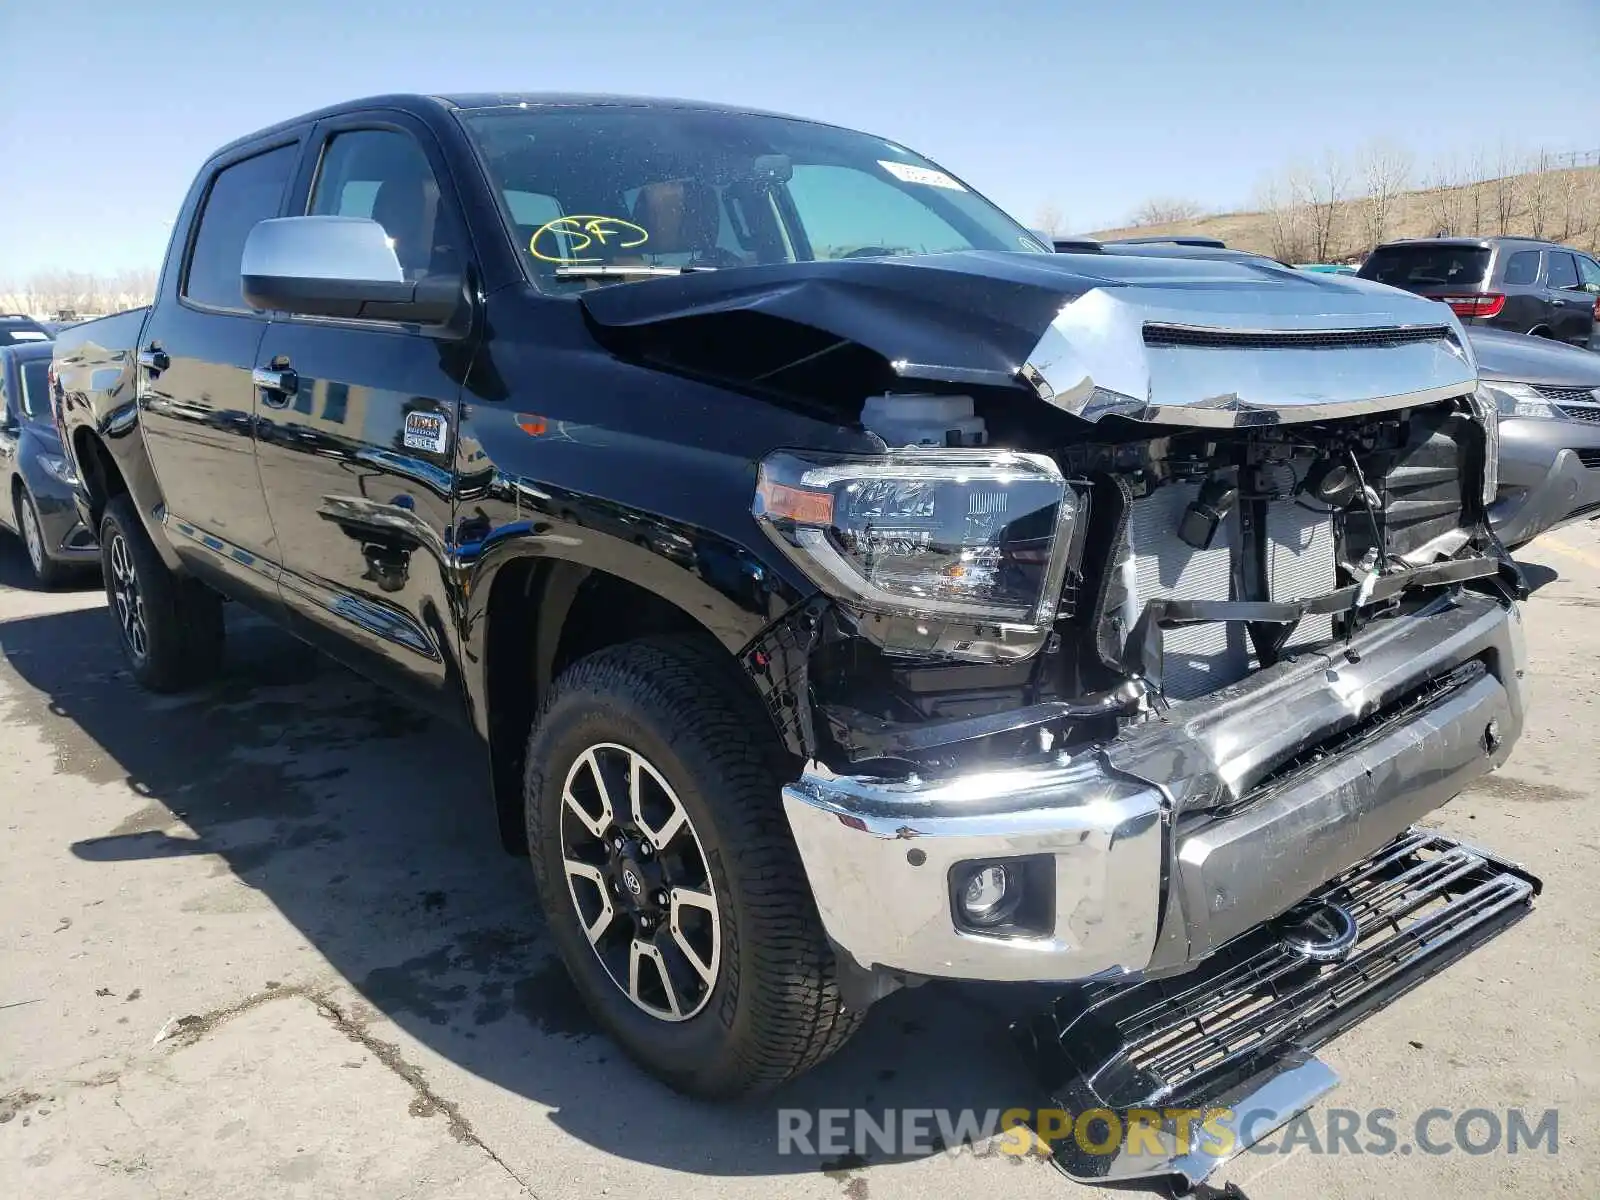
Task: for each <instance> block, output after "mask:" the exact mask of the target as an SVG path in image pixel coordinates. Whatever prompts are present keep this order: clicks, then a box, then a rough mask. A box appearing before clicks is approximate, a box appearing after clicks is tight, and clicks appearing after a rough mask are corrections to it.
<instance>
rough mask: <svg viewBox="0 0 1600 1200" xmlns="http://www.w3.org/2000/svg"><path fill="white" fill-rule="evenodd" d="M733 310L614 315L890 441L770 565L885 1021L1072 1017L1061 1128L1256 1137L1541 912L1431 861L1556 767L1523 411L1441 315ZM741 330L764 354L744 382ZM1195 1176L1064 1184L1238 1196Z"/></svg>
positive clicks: (1042, 277)
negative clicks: (1096, 1116)
mask: <svg viewBox="0 0 1600 1200" xmlns="http://www.w3.org/2000/svg"><path fill="white" fill-rule="evenodd" d="M940 259H942V260H943V261H942V262H941V261H938V260H940ZM1002 259H1009V260H1013V261H1009V262H1001V261H1000V260H1002ZM1016 260H1022V261H1016ZM840 266H844V267H847V268H848V271H844V270H836V269H835V268H837V267H840ZM1108 270H1109V271H1115V272H1117V274H1116V275H1115V277H1107V276H1106V274H1105V273H1106V272H1107V271H1108ZM737 274H738V275H739V276H740V282H739V284H738V287H737V288H734V287H733V286H732V285H731V280H730V282H729V283H728V284H724V283H722V282H721V281H711V280H707V279H702V278H685V279H683V280H675V281H670V283H669V284H668V285H666V286H664V287H663V286H662V285H653V286H652V288H650V289H642V288H641V289H606V290H605V291H604V292H596V293H594V300H593V302H590V301H588V300H587V299H586V304H588V305H589V307H590V315H591V318H592V319H593V321H594V323H595V326H596V329H597V331H598V332H599V335H600V336H601V337H602V339H603V340H607V341H608V344H610V345H612V346H613V348H616V349H619V350H620V351H621V352H625V353H628V354H631V355H633V356H636V357H639V358H642V359H645V360H647V361H650V362H652V363H654V364H655V365H659V366H664V367H666V368H668V369H674V370H684V371H689V372H692V373H697V374H702V375H709V376H712V377H720V378H728V377H729V376H730V375H733V376H737V379H736V382H738V383H740V384H741V385H745V386H749V387H751V388H757V389H765V390H769V391H779V390H781V391H783V392H785V393H786V398H787V399H788V400H789V401H791V402H800V403H808V404H812V405H815V406H824V405H826V404H827V403H829V402H830V400H833V401H836V399H837V397H838V396H839V395H841V394H846V395H851V396H853V397H855V400H854V404H855V405H856V408H857V410H858V411H857V413H852V414H851V416H852V417H854V418H855V419H858V420H859V421H860V423H861V425H862V426H863V427H864V428H865V429H866V430H867V431H869V432H871V433H874V434H876V435H878V437H879V438H880V439H881V448H880V449H879V450H878V451H877V452H875V453H869V454H861V455H839V454H832V455H823V454H814V453H809V452H807V451H806V450H805V449H803V448H796V449H778V450H776V451H775V452H773V453H772V454H770V455H768V456H767V457H766V458H765V459H764V460H763V462H762V464H761V467H760V473H759V480H758V481H757V488H756V498H755V502H754V506H753V513H754V516H755V518H756V521H757V523H758V525H759V526H760V527H761V529H762V530H763V531H764V532H765V534H766V535H767V536H768V537H769V538H770V539H771V541H772V543H773V544H774V545H775V546H776V547H777V548H778V549H779V550H780V551H781V552H782V553H783V554H784V555H786V556H787V557H788V559H789V560H790V561H791V562H792V563H793V564H795V565H796V566H798V567H799V568H800V570H802V571H803V572H804V573H805V575H806V576H807V577H808V578H810V579H811V580H812V581H813V582H815V583H816V584H817V587H818V592H817V594H816V596H815V597H814V598H813V599H812V600H810V601H809V602H807V603H805V604H803V605H800V606H799V607H797V608H795V609H793V610H792V611H790V612H789V613H787V614H786V615H785V616H784V617H783V618H782V619H781V620H779V621H777V622H776V623H775V624H773V625H772V626H771V627H770V628H769V629H768V630H767V632H766V633H765V634H764V635H763V636H762V637H760V638H759V639H757V641H756V642H755V643H753V644H752V645H751V646H750V647H748V649H747V651H746V653H745V663H746V666H747V668H748V669H749V671H750V673H751V675H752V677H753V678H754V679H755V680H756V682H757V684H758V686H759V688H760V689H761V691H762V694H763V695H764V696H765V698H766V700H767V703H768V705H769V707H770V708H771V710H772V713H773V716H774V718H775V719H776V721H777V723H778V725H779V727H780V729H782V730H783V731H784V733H785V736H786V738H787V740H788V741H789V744H790V747H791V749H792V750H793V751H794V752H795V753H796V754H797V756H799V757H800V758H802V759H803V760H804V762H805V767H804V770H803V772H802V774H801V775H800V777H799V778H797V779H795V780H794V782H793V783H792V784H791V785H790V786H788V787H786V788H785V789H784V796H783V801H784V805H785V808H786V811H787V814H788V818H789V822H790V825H791V827H792V829H793V832H794V836H795V840H796V842H797V844H798V846H799V850H800V854H801V856H802V859H803V861H804V864H805V868H806V871H807V874H808V877H809V879H810V882H811V885H812V888H813V890H814V892H815V895H816V899H817V904H818V907H819V910H820V913H821V917H822V920H823V923H824V925H825V927H826V929H827V932H828V935H829V937H830V939H831V940H832V941H833V943H834V945H835V947H836V949H837V951H838V953H839V956H840V960H841V962H842V963H843V964H844V965H845V967H846V968H847V975H848V977H849V979H850V981H851V988H852V994H853V996H854V997H855V998H856V999H857V1000H858V1001H859V1002H867V1001H870V1000H872V999H874V998H876V997H878V996H880V995H882V994H884V993H885V992H887V991H889V990H892V989H893V988H894V987H897V986H901V985H904V984H906V983H914V982H919V981H921V980H925V979H963V980H989V981H1010V982H1022V981H1030V982H1051V983H1061V984H1066V985H1070V986H1067V987H1065V988H1064V989H1063V990H1062V991H1061V994H1060V996H1059V998H1058V999H1057V1000H1056V1001H1055V1002H1054V1003H1053V1004H1052V1005H1051V1007H1050V1011H1048V1012H1047V1013H1044V1014H1042V1015H1041V1016H1039V1017H1038V1018H1037V1019H1036V1020H1032V1021H1027V1022H1023V1023H1022V1024H1021V1025H1020V1026H1019V1027H1018V1032H1019V1035H1020V1036H1021V1038H1022V1040H1023V1043H1024V1045H1025V1047H1026V1048H1027V1050H1028V1053H1029V1054H1030V1056H1031V1057H1032V1059H1033V1061H1034V1062H1035V1064H1036V1065H1037V1066H1038V1067H1039V1068H1040V1070H1041V1071H1042V1072H1043V1073H1044V1074H1045V1076H1046V1077H1047V1078H1048V1079H1049V1080H1050V1081H1051V1083H1052V1086H1053V1087H1054V1089H1055V1095H1056V1097H1057V1099H1058V1101H1059V1102H1060V1103H1061V1104H1062V1106H1063V1107H1066V1108H1068V1109H1069V1110H1070V1111H1079V1112H1081V1111H1083V1110H1084V1109H1087V1108H1096V1109H1107V1110H1110V1111H1112V1112H1117V1113H1126V1112H1130V1111H1133V1110H1146V1109H1155V1110H1162V1111H1164V1110H1171V1109H1175V1108H1207V1107H1216V1106H1224V1107H1228V1108H1230V1109H1233V1110H1238V1111H1242V1110H1246V1109H1254V1110H1260V1111H1264V1112H1266V1113H1268V1114H1271V1115H1272V1116H1273V1119H1269V1120H1262V1121H1258V1122H1257V1124H1256V1125H1255V1126H1253V1127H1252V1131H1251V1136H1252V1137H1260V1136H1264V1135H1265V1134H1266V1133H1268V1132H1270V1131H1271V1129H1273V1128H1275V1127H1276V1126H1277V1125H1278V1124H1280V1123H1281V1122H1282V1121H1283V1120H1287V1119H1289V1118H1290V1117H1292V1116H1293V1115H1294V1114H1295V1113H1297V1112H1299V1111H1301V1110H1302V1109H1303V1108H1305V1107H1306V1106H1307V1105H1309V1104H1310V1103H1311V1102H1312V1101H1314V1100H1315V1099H1316V1098H1317V1096H1319V1095H1321V1094H1322V1093H1323V1092H1324V1091H1326V1090H1327V1088H1328V1087H1330V1086H1332V1084H1333V1082H1334V1078H1333V1076H1332V1074H1331V1072H1330V1071H1329V1070H1328V1069H1327V1068H1326V1067H1325V1066H1323V1065H1322V1064H1321V1063H1320V1062H1319V1061H1318V1060H1316V1059H1315V1058H1314V1057H1313V1056H1312V1051H1313V1050H1314V1049H1315V1048H1316V1046H1318V1045H1319V1044H1321V1043H1322V1042H1323V1041H1325V1040H1326V1039H1327V1038H1328V1037H1331V1036H1333V1034H1335V1033H1337V1032H1339V1031H1340V1030H1342V1029H1343V1028H1346V1027H1348V1025H1350V1024H1351V1023H1353V1022H1354V1021H1356V1020H1359V1019H1360V1018H1361V1017H1362V1016H1364V1015H1365V1014H1366V1013H1368V1012H1370V1011H1372V1010H1374V1009H1375V1008H1377V1007H1380V1006H1382V1005H1383V1004H1386V1003H1388V1002H1389V1001H1390V1000H1392V999H1393V998H1394V997H1395V996H1397V995H1399V994H1400V993H1402V992H1404V991H1405V990H1407V989H1408V988H1409V987H1411V986H1413V985H1415V984H1416V983H1418V982H1420V981H1421V980H1423V979H1425V978H1427V977H1428V976H1429V975H1431V974H1433V973H1434V972H1436V971H1437V970H1439V969H1440V968H1441V967H1442V966H1444V965H1446V964H1447V963H1448V962H1450V961H1452V960H1453V959H1454V958H1456V957H1458V956H1459V955H1461V954H1463V953H1465V952H1467V951H1468V950H1470V949H1472V948H1473V947H1474V946H1476V945H1477V944H1479V943H1480V942H1481V941H1483V940H1484V939H1486V938H1487V937H1489V936H1492V935H1493V934H1494V933H1496V932H1498V931H1499V930H1500V929H1502V928H1504V927H1505V926H1506V925H1508V924H1509V923H1511V922H1512V921H1514V920H1516V919H1517V918H1519V917H1520V916H1522V915H1524V914H1525V913H1526V912H1527V911H1528V909H1529V908H1530V906H1531V903H1532V899H1533V897H1534V895H1535V894H1536V893H1537V891H1538V886H1539V885H1538V882H1537V880H1535V879H1533V878H1531V877H1530V876H1528V875H1527V874H1525V873H1524V872H1522V871H1521V870H1519V869H1518V868H1516V867H1515V866H1514V865H1511V864H1508V863H1505V862H1502V861H1500V860H1498V859H1496V858H1495V857H1494V856H1492V855H1490V854H1488V853H1486V852H1484V851H1480V850H1476V849H1473V848H1471V847H1468V846H1465V845H1462V844H1460V843H1457V842H1456V841H1454V840H1453V839H1451V838H1448V837H1446V836H1444V835H1443V834H1439V833H1435V832H1426V831H1422V830H1420V829H1419V828H1418V823H1419V822H1420V821H1422V820H1423V819H1424V818H1426V817H1427V816H1428V815H1429V814H1430V813H1432V812H1433V810H1435V809H1436V808H1438V807H1439V806H1441V805H1442V804H1444V803H1446V802H1447V801H1449V800H1450V799H1452V798H1453V797H1454V796H1456V795H1457V794H1458V793H1459V792H1461V791H1462V790H1463V789H1464V788H1466V787H1467V786H1468V785H1470V784H1471V783H1472V782H1473V781H1474V780H1475V779H1477V778H1478V777H1480V776H1481V775H1483V774H1485V773H1486V772H1488V771H1490V770H1493V769H1494V768H1495V767H1497V766H1499V765H1500V764H1501V763H1502V762H1504V761H1505V759H1506V757H1507V756H1508V754H1509V753H1510V751H1511V748H1512V746H1513V745H1514V744H1515V742H1516V740H1517V738H1518V736H1519V734H1520V732H1521V730H1522V726H1523V704H1524V688H1525V684H1524V673H1525V654H1524V648H1523V641H1522V629H1521V617H1520V614H1519V610H1518V608H1517V603H1516V602H1517V600H1519V599H1521V598H1522V597H1523V595H1525V589H1524V586H1523V583H1522V579H1521V576H1520V573H1519V572H1518V570H1517V568H1516V566H1515V564H1514V563H1512V561H1511V560H1510V558H1509V556H1508V555H1507V554H1506V552H1505V550H1504V548H1503V547H1502V546H1501V545H1500V543H1499V542H1498V541H1497V540H1496V538H1495V537H1494V535H1493V533H1492V532H1491V531H1490V529H1489V526H1488V523H1487V521H1486V519H1485V506H1486V502H1487V500H1488V499H1490V498H1492V496H1493V494H1494V490H1495V479H1494V463H1495V415H1494V413H1495V410H1494V405H1493V403H1492V402H1489V403H1485V401H1484V399H1483V398H1482V396H1480V393H1479V390H1478V381H1477V377H1476V370H1475V365H1474V362H1473V359H1472V355H1471V351H1470V349H1469V347H1468V345H1467V342H1466V339H1465V337H1464V336H1463V334H1462V331H1461V327H1460V325H1459V324H1458V322H1457V321H1456V319H1455V318H1454V316H1453V315H1452V314H1450V313H1449V311H1448V310H1447V309H1445V308H1443V307H1442V306H1439V305H1436V304H1432V303H1428V302H1426V301H1422V300H1419V299H1417V298H1415V297H1410V296H1406V295H1403V294H1400V293H1397V292H1393V291H1391V290H1389V289H1382V288H1376V287H1373V286H1371V285H1367V284H1364V283H1361V282H1359V281H1346V280H1336V279H1322V278H1312V277H1308V276H1302V275H1298V274H1297V273H1294V272H1288V271H1284V272H1275V271H1269V270H1266V269H1263V268H1258V267H1246V266H1241V265H1238V264H1196V263H1184V262H1172V261H1161V260H1138V259H1132V258H1125V259H1121V260H1119V261H1118V262H1117V263H1115V264H1106V263H1104V262H1102V261H1098V260H1094V261H1091V260H1080V259H1075V258H1073V257H1072V256H1065V255H1064V256H1058V257H1057V258H1056V261H1049V259H1047V258H1046V257H1045V256H1037V257H1036V258H1035V257H1030V256H1019V255H1010V256H1004V255H978V254H972V255H951V256H933V257H930V258H927V259H911V260H907V261H905V262H903V263H900V262H873V263H867V262H863V263H854V264H816V265H815V269H814V270H812V271H810V272H809V273H801V274H799V275H798V276H797V275H796V273H795V272H793V271H790V272H789V273H788V274H786V275H783V276H781V277H774V278H773V279H772V280H768V279H766V278H765V277H764V276H762V275H761V274H760V273H759V272H758V271H752V272H739V273H737ZM730 330H741V331H744V332H745V333H750V334H753V333H755V332H756V331H757V330H759V332H760V336H759V337H757V336H748V337H746V336H740V337H737V338H735V339H732V340H735V341H737V342H739V344H741V345H744V346H746V347H748V349H747V350H745V351H743V352H742V353H743V355H744V359H743V360H742V361H740V362H738V363H737V364H735V365H733V366H730V365H729V361H728V360H729V353H728V351H727V349H726V348H727V347H728V346H729V344H730V338H729V336H728V335H729V332H730ZM733 357H735V358H738V357H739V355H734V356H733ZM863 379H865V380H868V382H867V383H865V384H863V383H862V382H861V381H862V380H863ZM908 443H917V444H908ZM1161 1137H1162V1138H1163V1139H1164V1140H1163V1141H1162V1143H1161V1144H1162V1146H1163V1150H1162V1151H1161V1152H1160V1153H1153V1152H1145V1151H1143V1150H1140V1151H1139V1152H1137V1153H1134V1152H1122V1153H1111V1154H1099V1155H1094V1154H1086V1153H1083V1152H1081V1151H1077V1150H1074V1149H1071V1148H1068V1149H1064V1150H1061V1151H1060V1152H1059V1154H1058V1161H1059V1162H1060V1164H1061V1165H1062V1166H1063V1167H1064V1168H1065V1169H1067V1170H1068V1171H1069V1173H1071V1174H1072V1175H1074V1176H1075V1177H1078V1178H1084V1179H1098V1180H1109V1179H1125V1178H1132V1177H1144V1176H1153V1175H1162V1174H1178V1175H1181V1176H1184V1177H1186V1178H1188V1179H1189V1180H1190V1181H1191V1182H1197V1181H1199V1180H1200V1179H1202V1178H1204V1177H1205V1176H1206V1175H1207V1174H1209V1173H1210V1171H1211V1170H1213V1169H1214V1168H1215V1167H1216V1166H1217V1165H1218V1164H1219V1163H1220V1162H1221V1161H1224V1159H1225V1157H1226V1155H1225V1154H1221V1153H1218V1152H1217V1147H1215V1146H1213V1147H1210V1148H1209V1149H1207V1148H1196V1147H1194V1146H1190V1145H1187V1144H1184V1143H1186V1142H1187V1138H1183V1139H1180V1138H1179V1137H1178V1131H1177V1130H1176V1129H1174V1128H1173V1127H1171V1126H1170V1125H1168V1126H1166V1127H1164V1129H1163V1131H1162V1133H1161ZM1248 1141H1249V1138H1246V1137H1243V1136H1236V1137H1234V1139H1233V1144H1232V1150H1231V1151H1230V1152H1237V1151H1238V1150H1241V1149H1243V1148H1244V1147H1245V1145H1247V1144H1248Z"/></svg>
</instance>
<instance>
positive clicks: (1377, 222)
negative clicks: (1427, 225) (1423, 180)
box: [1361, 141, 1411, 247]
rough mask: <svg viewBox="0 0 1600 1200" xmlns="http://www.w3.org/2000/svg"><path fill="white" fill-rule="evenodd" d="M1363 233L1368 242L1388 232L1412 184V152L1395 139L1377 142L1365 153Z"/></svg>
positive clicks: (1362, 173) (1380, 239) (1381, 239)
mask: <svg viewBox="0 0 1600 1200" xmlns="http://www.w3.org/2000/svg"><path fill="white" fill-rule="evenodd" d="M1361 181H1362V187H1363V195H1362V198H1361V224H1362V232H1363V233H1364V234H1365V235H1366V240H1367V245H1368V246H1369V247H1371V246H1376V245H1377V244H1378V243H1379V242H1381V241H1383V239H1384V238H1385V237H1386V236H1387V235H1388V232H1389V227H1390V225H1391V224H1392V223H1393V221H1394V219H1395V210H1396V208H1397V207H1398V205H1399V201H1400V197H1401V195H1402V193H1404V192H1405V190H1406V189H1407V188H1408V187H1410V186H1411V152H1410V151H1409V150H1407V149H1406V148H1405V147H1403V146H1399V145H1396V144H1395V143H1393V142H1384V141H1376V142H1373V143H1371V144H1370V145H1368V146H1367V148H1366V149H1365V150H1364V151H1363V152H1362V155H1361Z"/></svg>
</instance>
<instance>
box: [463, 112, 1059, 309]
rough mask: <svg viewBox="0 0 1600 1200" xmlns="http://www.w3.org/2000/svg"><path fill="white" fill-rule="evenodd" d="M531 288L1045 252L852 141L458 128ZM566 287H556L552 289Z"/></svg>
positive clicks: (658, 115) (672, 126) (898, 162)
mask: <svg viewBox="0 0 1600 1200" xmlns="http://www.w3.org/2000/svg"><path fill="white" fill-rule="evenodd" d="M462 121H463V123H464V124H465V125H466V127H467V129H468V131H469V132H470V133H471V135H472V137H473V139H474V140H475V141H476V142H477V144H478V147H479V150H480V152H481V154H482V156H483V159H484V162H485V165H486V166H487V168H488V171H489V174H490V177H491V179H492V180H493V182H494V185H495V187H496V190H497V191H498V192H499V193H500V198H501V202H502V204H503V206H504V210H505V216H506V220H507V222H508V224H509V225H510V226H511V228H512V231H513V233H514V235H515V237H516V241H517V245H518V247H519V249H520V250H521V251H522V257H523V262H524V264H525V265H526V266H527V268H528V271H529V274H530V275H531V276H532V277H533V278H534V280H535V281H536V282H537V283H538V284H539V286H540V287H542V288H546V289H547V290H554V291H565V290H568V289H571V288H581V287H587V286H593V285H594V283H595V282H596V281H595V280H593V279H577V278H571V277H570V276H572V275H574V274H577V273H579V272H580V270H581V269H585V268H593V267H611V268H618V267H641V268H642V267H657V268H668V269H673V268H676V269H684V268H716V269H728V268H734V267H745V266H755V265H758V264H763V263H784V262H807V261H811V260H815V259H833V258H864V257H878V256H884V255H896V254H933V253H938V252H940V251H948V250H1013V251H1026V252H1029V253H1035V254H1044V253H1049V251H1048V250H1047V249H1046V248H1045V247H1044V246H1042V245H1040V243H1039V242H1038V240H1037V239H1036V238H1034V237H1033V235H1032V234H1030V233H1029V232H1028V231H1027V230H1026V229H1024V228H1023V227H1022V226H1020V225H1018V224H1017V223H1016V222H1015V221H1013V220H1012V219H1011V218H1010V217H1008V216H1006V215H1005V214H1004V213H1002V212H1001V211H1000V210H999V209H998V208H996V207H995V206H994V205H993V204H991V203H990V202H989V201H987V200H985V199H984V198H983V197H981V196H979V195H978V194H977V193H976V192H973V191H972V190H971V189H969V188H968V187H967V186H966V185H965V184H963V183H961V182H960V181H958V180H956V179H954V178H953V177H951V176H950V175H948V174H946V173H945V172H944V171H941V170H940V169H939V168H938V167H937V166H935V165H934V164H933V163H931V162H929V161H928V160H927V159H925V158H922V157H920V156H919V155H916V154H913V153H911V151H909V150H906V149H904V148H902V147H900V146H897V145H895V144H894V143H892V142H886V141H883V140H882V139H880V138H875V137H870V136H868V135H867V134H864V133H853V132H851V131H849V130H844V129H836V128H833V127H831V126H826V125H814V124H811V123H810V122H807V121H798V120H792V119H789V118H786V117H764V116H752V115H748V114H742V113H723V112H706V111H697V110H691V109H675V108H666V107H652V108H646V107H623V106H611V105H604V106H602V105H593V106H586V107H549V108H521V107H518V108H514V109H488V110H479V111H475V112H467V113H464V114H463V115H462ZM558 272H560V273H562V274H566V275H568V276H569V277H568V278H561V277H560V274H558Z"/></svg>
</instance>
